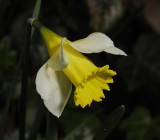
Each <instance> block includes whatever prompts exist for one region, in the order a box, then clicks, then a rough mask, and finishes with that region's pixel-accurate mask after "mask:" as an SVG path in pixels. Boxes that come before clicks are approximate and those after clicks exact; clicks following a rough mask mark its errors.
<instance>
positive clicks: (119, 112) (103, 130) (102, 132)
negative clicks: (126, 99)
mask: <svg viewBox="0 0 160 140" xmlns="http://www.w3.org/2000/svg"><path fill="white" fill-rule="evenodd" d="M124 112H125V107H124V106H123V105H122V106H120V107H118V108H117V109H115V110H114V111H113V112H112V113H111V114H109V116H108V117H107V118H106V119H105V120H104V122H103V123H102V126H101V127H100V128H99V130H98V132H97V133H96V135H95V137H94V139H93V140H104V139H105V138H106V137H107V136H108V135H109V133H110V132H111V131H112V130H113V128H114V127H115V126H116V125H117V124H118V123H119V121H120V120H121V118H122V116H123V115H124Z"/></svg>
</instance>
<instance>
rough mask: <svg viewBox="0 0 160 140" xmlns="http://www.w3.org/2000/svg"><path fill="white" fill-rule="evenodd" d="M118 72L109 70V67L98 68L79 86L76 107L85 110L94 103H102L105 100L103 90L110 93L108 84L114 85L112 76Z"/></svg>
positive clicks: (75, 93) (75, 97) (75, 98)
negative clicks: (79, 106)
mask: <svg viewBox="0 0 160 140" xmlns="http://www.w3.org/2000/svg"><path fill="white" fill-rule="evenodd" d="M115 75H116V72H115V71H112V70H110V69H109V65H106V66H104V67H102V68H98V67H97V69H96V70H94V71H92V73H90V74H89V75H88V76H87V77H85V78H84V80H82V82H81V83H79V84H78V86H77V87H76V90H75V92H74V101H75V105H76V106H78V105H81V106H82V107H83V108H84V107H85V106H87V105H89V106H90V105H91V103H92V101H93V100H94V101H97V102H100V101H102V98H105V95H104V93H103V90H108V91H110V88H109V86H108V83H113V79H112V76H115Z"/></svg>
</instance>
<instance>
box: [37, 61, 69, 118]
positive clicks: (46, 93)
mask: <svg viewBox="0 0 160 140" xmlns="http://www.w3.org/2000/svg"><path fill="white" fill-rule="evenodd" d="M36 89H37V92H38V93H39V94H40V95H41V98H42V99H43V101H44V104H45V106H46V107H47V109H48V110H49V111H50V112H51V113H52V114H53V115H55V116H57V117H59V116H60V115H61V113H62V111H63V109H64V107H65V105H66V103H67V101H68V98H69V96H70V93H71V90H72V83H71V82H70V80H69V79H68V78H67V77H66V76H65V74H64V73H63V72H62V71H53V69H51V68H50V67H49V66H48V64H47V63H45V64H44V65H43V66H42V67H41V68H40V70H39V71H38V73H37V77H36Z"/></svg>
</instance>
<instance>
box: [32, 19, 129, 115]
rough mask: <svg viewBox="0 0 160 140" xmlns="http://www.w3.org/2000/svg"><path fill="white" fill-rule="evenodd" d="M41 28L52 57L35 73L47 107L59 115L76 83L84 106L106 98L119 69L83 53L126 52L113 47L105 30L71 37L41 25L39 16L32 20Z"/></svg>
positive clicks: (76, 93) (79, 102)
mask: <svg viewBox="0 0 160 140" xmlns="http://www.w3.org/2000/svg"><path fill="white" fill-rule="evenodd" d="M31 24H32V25H33V26H34V27H37V28H39V30H40V33H41V35H42V37H43V40H44V42H45V44H46V46H47V49H48V53H49V55H50V58H49V60H48V61H47V62H46V63H45V64H44V65H43V66H42V67H41V68H40V70H39V71H38V73H37V77H36V88H37V92H38V93H39V94H40V95H41V98H42V99H43V101H44V104H45V106H46V107H47V108H48V110H49V111H50V112H51V113H52V114H54V115H55V116H57V117H59V116H60V115H61V113H62V111H63V109H64V107H65V105H66V103H67V101H68V98H69V96H70V93H71V90H72V84H73V85H74V86H75V88H76V89H75V91H74V102H75V105H76V106H78V105H80V106H81V107H82V108H84V107H85V106H87V105H89V106H90V105H91V103H92V102H93V101H97V102H100V101H102V98H105V95H104V93H103V90H108V91H109V90H110V89H109V86H108V83H113V79H112V76H114V75H116V72H115V71H113V70H110V69H109V65H106V66H104V67H101V68H100V67H96V66H95V65H94V64H93V63H92V62H91V61H90V60H89V59H88V58H87V57H86V56H84V55H83V54H82V53H99V52H102V51H105V52H107V53H111V54H115V55H126V53H125V52H123V51H122V50H120V49H118V48H116V47H114V44H113V41H112V40H111V39H110V38H109V37H108V36H106V35H105V34H103V33H100V32H96V33H92V34H90V35H89V36H88V37H86V38H84V39H80V40H77V41H73V42H71V41H69V40H67V39H66V38H65V37H61V36H58V35H57V34H55V33H54V32H52V31H51V30H49V29H47V28H46V27H44V26H42V25H41V24H40V23H39V22H38V20H33V21H32V23H31Z"/></svg>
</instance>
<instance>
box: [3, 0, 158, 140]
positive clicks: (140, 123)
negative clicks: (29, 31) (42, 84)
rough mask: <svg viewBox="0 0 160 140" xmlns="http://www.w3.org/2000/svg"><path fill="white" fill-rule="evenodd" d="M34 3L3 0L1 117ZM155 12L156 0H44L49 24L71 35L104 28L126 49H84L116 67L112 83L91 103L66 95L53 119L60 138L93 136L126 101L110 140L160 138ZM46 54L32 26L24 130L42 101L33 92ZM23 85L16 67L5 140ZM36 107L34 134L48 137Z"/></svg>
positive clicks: (15, 122)
mask: <svg viewBox="0 0 160 140" xmlns="http://www.w3.org/2000/svg"><path fill="white" fill-rule="evenodd" d="M34 5H35V1H33V0H23V1H21V0H14V1H13V0H1V1H0V119H1V116H2V112H3V110H4V107H5V104H6V102H7V98H8V94H9V88H10V86H11V81H12V79H13V75H14V73H15V70H16V66H17V63H18V59H19V57H20V54H21V52H22V48H23V47H24V45H25V40H26V26H27V23H26V21H27V18H29V17H31V16H32V12H33V8H34ZM159 15H160V1H159V0H152V1H151V0H79V1H77V0H42V5H41V10H40V14H39V20H40V21H41V22H42V23H43V24H44V25H45V26H46V27H48V28H49V29H51V30H52V31H54V32H56V33H57V34H59V35H61V36H66V37H67V38H68V39H69V40H71V41H74V40H78V39H81V38H84V37H86V36H87V35H89V34H90V33H92V32H103V33H105V34H107V35H108V36H109V37H110V38H111V39H112V40H113V42H114V44H115V46H116V47H118V48H120V49H122V50H124V51H125V52H126V53H127V54H128V56H127V57H124V56H115V55H111V54H106V53H103V52H102V53H99V54H90V55H87V56H88V57H89V58H90V59H91V60H92V61H93V62H94V63H95V65H97V66H104V65H106V64H109V65H110V69H113V70H115V71H116V72H117V75H116V76H115V77H114V84H110V89H111V91H110V92H106V91H104V93H105V95H106V98H105V99H104V100H103V101H102V102H100V103H97V102H93V103H92V105H91V107H86V108H85V109H82V108H81V107H76V106H75V105H74V101H73V94H72V95H71V97H70V99H69V102H68V103H67V106H66V108H65V110H64V112H63V114H62V116H61V117H60V119H59V120H58V128H59V130H58V132H59V139H64V138H66V137H68V139H71V140H74V139H76V140H78V139H80V140H83V139H84V140H90V139H92V137H93V136H94V134H95V133H96V131H97V129H98V128H99V126H100V125H101V124H103V121H104V120H105V118H106V117H107V116H108V115H109V114H110V113H111V112H112V111H113V110H114V109H116V108H117V107H118V106H120V105H124V106H125V107H126V111H125V115H124V116H123V118H122V120H121V121H120V123H119V124H118V125H117V126H116V127H115V129H114V130H113V131H112V132H111V133H110V134H109V136H108V137H107V139H108V140H116V139H119V140H159V139H160V113H159V110H160V109H159V107H160V88H159V87H160V35H159V34H160V16H159ZM48 57H49V56H48V53H47V50H46V48H45V45H44V42H43V40H42V38H41V36H40V34H39V32H38V31H35V33H34V36H33V38H32V41H31V49H30V63H29V87H28V94H27V115H26V135H27V134H28V132H29V130H30V128H31V126H32V124H33V122H34V117H35V114H36V112H37V110H38V109H39V107H40V104H41V103H42V100H41V99H40V96H39V95H38V94H37V92H36V88H35V76H36V73H37V71H38V69H39V68H40V67H41V66H42V65H43V64H44V63H45V62H46V60H47V59H48ZM20 88H21V71H20V73H19V75H18V80H17V82H16V87H15V90H14V94H13V96H12V102H11V105H10V109H9V115H8V118H7V125H6V129H5V140H12V139H13V140H14V139H15V140H17V137H18V136H17V135H18V128H19V113H20V112H19V106H20ZM42 106H43V105H42ZM42 108H43V107H42ZM41 115H42V121H41V123H40V129H39V132H38V136H37V137H38V138H37V139H39V140H41V139H44V137H45V131H46V128H45V126H46V118H47V117H46V110H45V111H44V113H42V114H41ZM52 121H53V122H54V119H53V120H52ZM53 125H54V123H53ZM53 131H54V130H53Z"/></svg>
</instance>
